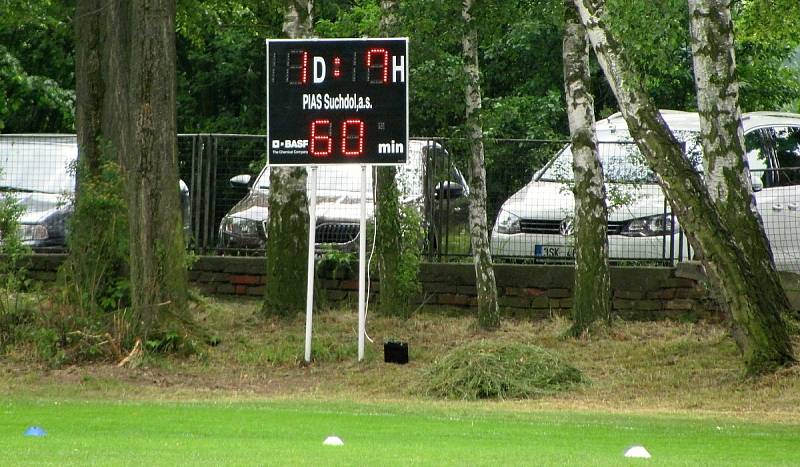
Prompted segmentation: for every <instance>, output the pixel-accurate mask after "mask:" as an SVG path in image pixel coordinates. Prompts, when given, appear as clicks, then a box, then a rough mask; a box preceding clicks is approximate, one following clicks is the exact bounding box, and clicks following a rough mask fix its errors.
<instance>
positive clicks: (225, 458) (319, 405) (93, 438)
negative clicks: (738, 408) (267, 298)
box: [0, 400, 800, 465]
mask: <svg viewBox="0 0 800 467" xmlns="http://www.w3.org/2000/svg"><path fill="white" fill-rule="evenodd" d="M0 407H1V408H2V409H1V410H2V413H1V414H0V446H2V464H3V465H98V464H101V465H189V464H191V465H409V464H415V465H565V464H567V465H620V464H631V465H641V464H642V463H645V462H646V463H648V464H658V465H797V462H798V461H800V457H799V456H800V448H798V446H800V426H798V425H793V424H781V423H777V424H756V423H740V422H738V421H733V419H713V418H675V417H670V416H665V415H656V416H652V415H651V416H646V415H623V414H588V413H577V412H571V411H564V412H525V413H520V412H516V411H507V410H504V409H502V408H498V407H496V406H493V405H492V404H488V405H486V404H481V403H449V404H441V403H433V402H421V403H417V404H414V405H413V406H412V405H408V404H404V403H382V404H376V403H364V404H359V403H355V402H342V401H338V402H320V401H285V400H284V401H275V402H258V403H254V402H225V403H208V402H194V403H191V402H179V403H165V402H141V401H140V402H97V401H93V402H80V401H61V402H55V401H47V402H36V401H25V400H12V401H6V402H4V403H2V405H0ZM32 425H36V426H41V427H42V428H44V429H45V430H46V431H47V435H46V436H44V437H41V438H35V437H27V436H23V433H24V431H25V429H26V428H27V427H28V426H32ZM329 435H337V436H339V437H341V438H342V439H343V440H344V442H345V445H344V446H340V447H331V446H323V443H322V442H323V440H324V439H325V438H326V437H327V436H329ZM637 444H641V445H644V446H645V447H646V448H647V449H648V450H649V451H650V453H651V454H652V456H653V457H652V459H649V460H644V459H626V458H624V456H623V454H624V451H625V450H626V449H627V448H628V447H630V446H632V445H637Z"/></svg>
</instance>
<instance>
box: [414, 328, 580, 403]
mask: <svg viewBox="0 0 800 467" xmlns="http://www.w3.org/2000/svg"><path fill="white" fill-rule="evenodd" d="M424 381H425V382H424V383H423V385H424V391H425V393H426V394H428V395H430V396H434V397H441V398H446V399H468V400H473V399H525V398H531V397H541V396H544V395H549V394H554V393H557V392H559V391H564V390H568V389H571V388H573V387H574V386H576V385H578V384H581V383H584V382H585V381H586V380H585V378H584V377H583V375H582V374H581V372H580V371H579V370H577V369H576V368H574V367H572V366H570V365H569V364H567V363H565V362H564V361H563V360H562V359H561V358H559V357H557V356H556V355H554V354H552V353H550V352H548V351H546V350H544V349H542V348H540V347H536V346H534V345H529V344H523V343H519V342H504V341H490V340H480V341H476V342H469V343H467V344H463V345H461V346H459V347H456V348H454V349H453V350H452V351H450V352H449V353H447V354H446V355H444V356H443V357H442V358H440V359H437V360H436V362H434V364H433V365H432V366H431V367H430V368H429V369H428V370H427V374H426V377H425V378H424Z"/></svg>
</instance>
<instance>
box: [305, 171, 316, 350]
mask: <svg viewBox="0 0 800 467" xmlns="http://www.w3.org/2000/svg"><path fill="white" fill-rule="evenodd" d="M309 183H310V184H311V196H310V197H309V200H308V202H309V204H308V280H307V281H306V283H307V288H306V353H305V359H306V363H311V325H312V321H313V313H314V276H315V274H314V254H315V252H316V251H315V246H316V245H315V244H316V242H317V167H316V166H311V181H310V182H309Z"/></svg>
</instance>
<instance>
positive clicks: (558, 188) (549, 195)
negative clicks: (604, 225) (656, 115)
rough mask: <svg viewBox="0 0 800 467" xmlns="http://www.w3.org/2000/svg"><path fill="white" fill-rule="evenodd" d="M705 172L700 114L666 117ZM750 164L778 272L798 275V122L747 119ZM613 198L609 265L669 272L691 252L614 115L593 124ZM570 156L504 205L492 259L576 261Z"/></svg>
mask: <svg viewBox="0 0 800 467" xmlns="http://www.w3.org/2000/svg"><path fill="white" fill-rule="evenodd" d="M661 114H662V116H663V117H664V120H665V121H666V123H667V125H669V127H670V129H671V130H672V131H673V133H674V134H675V135H676V137H677V138H678V139H679V140H680V141H681V142H682V143H683V145H684V149H685V151H686V154H687V155H688V157H689V158H690V159H691V160H692V161H693V162H694V163H695V166H696V167H697V169H698V171H701V170H702V148H701V143H700V137H699V131H700V122H699V118H698V115H697V114H696V113H689V112H678V111H670V110H663V111H661ZM742 123H743V126H744V132H745V142H746V148H747V160H748V164H749V168H750V173H751V179H752V182H753V191H754V192H755V198H756V205H757V207H758V210H759V212H760V214H761V217H762V219H763V222H764V228H765V231H766V234H767V238H768V239H769V241H770V245H771V247H772V251H773V254H774V257H775V263H776V266H777V267H778V269H781V270H787V271H795V272H800V210H799V209H798V206H799V205H800V115H797V114H788V113H775V112H754V113H748V114H744V115H743V117H742ZM596 131H597V141H598V146H599V152H600V157H601V160H602V164H603V169H604V172H605V174H606V180H607V185H606V189H607V191H608V197H607V204H608V206H609V216H608V246H609V257H610V258H611V259H612V260H621V261H634V260H645V261H649V262H660V263H667V264H671V263H672V262H674V261H680V260H682V259H687V258H689V257H690V256H691V251H690V248H689V246H688V243H687V242H686V237H685V235H684V234H683V232H682V230H681V228H680V225H679V223H678V220H677V219H676V218H675V217H674V216H673V215H672V214H671V212H670V211H671V210H670V207H669V204H668V203H667V202H666V201H665V198H664V194H663V192H662V191H661V188H660V187H659V186H658V185H657V184H656V182H655V177H654V176H653V174H652V172H651V171H650V170H649V169H648V168H647V167H646V164H645V162H644V160H643V157H642V155H641V154H640V153H639V151H638V149H637V147H636V145H635V144H634V143H633V139H632V138H631V136H630V134H629V133H628V128H627V125H626V124H625V121H624V119H623V118H622V116H621V114H619V113H617V114H614V115H612V116H611V117H609V118H607V119H603V120H600V121H598V122H597V123H596ZM571 183H572V152H571V146H570V145H567V146H566V147H565V148H564V149H562V150H561V151H560V152H559V153H558V154H556V156H555V157H554V158H553V159H552V160H551V161H550V162H548V163H547V164H546V165H545V167H544V168H542V169H541V170H539V171H538V172H537V173H536V174H535V175H534V176H533V180H532V181H531V182H529V183H528V184H527V185H526V186H525V187H524V188H522V189H521V190H520V191H518V192H517V193H515V194H514V195H513V196H512V197H511V198H509V199H508V200H506V201H505V203H503V205H502V207H501V209H500V211H499V213H498V215H497V220H496V222H495V225H494V228H493V230H492V237H491V246H492V254H493V255H494V256H496V257H500V258H502V257H506V258H509V257H510V258H517V259H519V258H533V259H535V260H541V261H564V262H566V261H569V260H570V258H571V257H572V256H574V237H573V235H572V219H573V212H574V199H573V194H572V191H570V186H571Z"/></svg>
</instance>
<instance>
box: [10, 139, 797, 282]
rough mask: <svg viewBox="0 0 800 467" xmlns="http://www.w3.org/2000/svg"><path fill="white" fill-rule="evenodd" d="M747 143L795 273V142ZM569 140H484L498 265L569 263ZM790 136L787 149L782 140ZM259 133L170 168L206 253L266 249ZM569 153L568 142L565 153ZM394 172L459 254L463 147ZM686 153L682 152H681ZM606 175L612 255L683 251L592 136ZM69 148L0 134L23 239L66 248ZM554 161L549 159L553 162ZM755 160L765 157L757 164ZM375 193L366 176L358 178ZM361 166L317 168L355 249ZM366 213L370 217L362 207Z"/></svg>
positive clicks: (189, 145)
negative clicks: (182, 190)
mask: <svg viewBox="0 0 800 467" xmlns="http://www.w3.org/2000/svg"><path fill="white" fill-rule="evenodd" d="M792 141H793V140H790V141H789V143H788V144H783V145H782V146H781V145H775V144H773V145H772V147H771V148H768V149H763V150H761V152H759V151H758V150H757V149H756V148H752V147H750V146H749V147H748V155H749V157H751V158H754V157H755V159H753V161H751V164H750V165H751V167H754V170H753V171H752V177H753V183H754V186H755V188H756V192H755V198H756V201H757V205H758V208H759V212H760V213H761V216H762V219H763V221H764V227H765V231H766V233H767V236H768V238H769V240H770V243H771V246H772V249H773V252H774V255H775V260H776V263H777V265H778V267H779V268H780V269H784V270H793V271H800V210H798V205H800V142H797V143H796V144H794V143H792ZM566 143H567V142H566V141H537V140H487V141H486V143H485V153H486V164H485V165H486V176H487V215H488V220H489V224H490V226H491V231H490V233H489V234H490V238H491V246H492V250H493V255H494V257H495V258H496V259H497V260H498V261H510V262H525V263H527V262H533V263H559V262H561V263H569V262H572V261H573V260H572V255H573V254H574V246H575V245H574V236H573V235H572V226H573V224H572V213H573V207H574V203H573V194H572V191H571V190H572V184H571V178H572V173H571V154H570V153H569V150H568V147H567V144H566ZM792 144H794V145H792ZM265 148H266V138H265V137H264V136H255V135H225V134H185V135H179V137H178V149H179V171H180V176H181V178H182V180H183V181H184V182H185V183H186V185H188V187H189V200H190V207H191V209H190V212H191V214H190V216H191V217H190V221H191V222H190V225H191V232H192V236H193V242H192V248H193V249H194V250H195V251H196V252H198V253H202V254H214V253H221V254H262V253H263V248H264V243H265V239H266V221H267V219H268V211H267V208H266V199H267V193H268V190H269V173H268V172H267V171H266V170H265V168H264V166H265V160H266V155H265ZM565 148H567V149H565ZM407 152H408V154H409V163H408V164H406V165H405V166H403V167H402V168H401V169H400V170H399V171H398V183H399V185H400V187H401V192H402V193H403V202H404V203H405V204H407V205H410V206H414V207H415V208H416V209H417V210H418V212H420V213H421V214H422V218H423V220H424V225H425V226H426V227H427V229H428V235H427V240H428V241H427V242H426V245H425V255H426V256H427V258H428V259H430V260H434V261H462V260H463V261H469V258H470V241H469V229H468V226H467V224H468V193H469V189H468V183H467V180H468V178H469V147H468V144H467V142H466V141H464V140H460V139H442V138H420V139H415V140H413V141H412V142H410V145H409V147H408V151H407ZM689 152H691V151H689ZM600 153H601V157H602V158H603V163H604V170H605V173H606V176H607V181H608V183H607V191H608V196H607V200H608V204H609V219H608V233H609V236H608V239H609V253H610V257H611V259H612V261H614V262H616V263H622V264H626V263H638V264H641V263H647V264H663V265H669V264H674V263H675V262H677V261H681V260H685V259H687V258H691V256H692V250H691V248H690V246H689V244H688V241H687V239H686V235H684V232H683V230H682V228H681V226H680V223H679V222H678V220H677V219H675V218H674V217H673V216H672V214H671V209H670V208H669V205H668V203H667V202H666V201H665V198H664V196H663V193H662V192H661V190H660V188H659V187H658V186H657V185H656V184H655V180H654V178H653V176H652V174H651V173H650V172H649V170H647V168H646V167H645V165H644V162H643V161H642V160H641V158H640V157H639V156H638V152H637V150H636V147H635V145H632V144H627V143H619V142H608V143H606V142H603V143H601V144H600ZM76 154H77V150H76V148H75V140H74V137H54V136H52V135H36V136H9V135H0V187H2V190H3V192H4V196H8V193H13V196H15V197H16V198H17V199H18V200H19V201H20V203H21V204H22V205H23V207H24V208H25V213H24V214H23V219H22V220H23V234H24V236H25V238H26V239H27V240H28V241H29V242H30V243H31V245H32V246H34V247H36V248H37V249H43V250H46V249H59V248H61V249H63V248H64V245H65V244H66V243H65V238H66V233H67V227H66V226H67V225H68V222H67V219H68V218H69V214H70V210H71V205H70V200H71V194H72V191H74V175H73V174H72V172H71V171H70V170H69V166H70V164H71V162H72V161H73V160H74V159H75V157H76ZM557 155H558V157H556V156H557ZM759 160H760V161H762V162H763V163H761V164H760V165H759ZM368 178H369V182H368V186H370V190H369V193H368V196H369V197H370V198H372V189H371V187H372V174H371V173H369V174H368ZM359 183H360V169H359V168H358V167H354V166H350V167H345V168H342V167H341V166H340V167H338V168H337V167H331V166H329V167H321V168H320V169H319V174H318V203H319V204H318V214H319V216H318V219H317V235H318V238H319V239H320V240H321V241H323V242H329V243H332V244H339V245H350V246H352V244H353V242H355V240H356V238H357V231H358V230H357V224H358V208H359V205H358V190H359ZM368 204H369V206H370V208H369V212H368V215H369V216H370V217H372V203H371V202H370V203H368Z"/></svg>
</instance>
